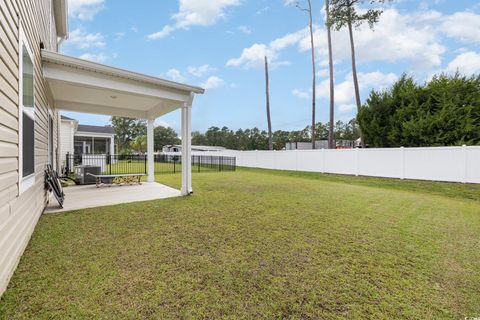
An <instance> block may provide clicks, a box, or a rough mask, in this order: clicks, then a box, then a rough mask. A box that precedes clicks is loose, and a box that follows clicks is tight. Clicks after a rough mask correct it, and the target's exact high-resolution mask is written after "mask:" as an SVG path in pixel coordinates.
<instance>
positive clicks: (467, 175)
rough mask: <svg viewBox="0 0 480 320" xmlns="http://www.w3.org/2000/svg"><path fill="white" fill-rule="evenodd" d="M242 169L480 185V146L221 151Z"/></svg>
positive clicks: (221, 153)
mask: <svg viewBox="0 0 480 320" xmlns="http://www.w3.org/2000/svg"><path fill="white" fill-rule="evenodd" d="M219 155H222V156H230V157H235V158H236V159H237V165H238V166H239V167H250V168H263V169H274V170H292V171H306V172H321V173H334V174H344V175H357V176H372V177H384V178H398V179H412V180H429V181H447V182H461V183H480V146H471V147H467V146H463V147H432V148H391V149H345V150H328V149H321V150H296V151H222V152H220V153H219Z"/></svg>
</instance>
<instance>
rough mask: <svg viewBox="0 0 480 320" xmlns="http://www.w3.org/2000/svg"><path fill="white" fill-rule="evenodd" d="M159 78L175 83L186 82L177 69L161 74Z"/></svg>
mask: <svg viewBox="0 0 480 320" xmlns="http://www.w3.org/2000/svg"><path fill="white" fill-rule="evenodd" d="M161 76H162V77H164V78H167V79H169V80H172V81H175V82H185V81H186V80H187V78H186V77H185V76H184V75H183V74H182V72H180V71H179V70H177V69H170V70H168V71H167V72H165V73H162V75H161Z"/></svg>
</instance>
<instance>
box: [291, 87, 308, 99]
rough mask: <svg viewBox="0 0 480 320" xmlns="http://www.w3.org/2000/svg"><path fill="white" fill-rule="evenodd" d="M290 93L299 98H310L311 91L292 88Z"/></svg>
mask: <svg viewBox="0 0 480 320" xmlns="http://www.w3.org/2000/svg"><path fill="white" fill-rule="evenodd" d="M310 91H311V90H310ZM292 94H293V95H294V96H295V97H297V98H300V99H311V98H312V93H311V92H309V91H305V90H301V89H293V90H292Z"/></svg>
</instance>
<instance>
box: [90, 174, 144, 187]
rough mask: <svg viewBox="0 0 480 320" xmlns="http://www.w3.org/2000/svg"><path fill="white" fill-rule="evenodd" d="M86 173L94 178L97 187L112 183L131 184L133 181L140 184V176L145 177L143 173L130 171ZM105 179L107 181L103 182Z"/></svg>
mask: <svg viewBox="0 0 480 320" xmlns="http://www.w3.org/2000/svg"><path fill="white" fill-rule="evenodd" d="M87 175H89V176H92V177H94V178H95V184H96V186H97V188H100V186H102V185H108V186H109V187H111V186H112V184H118V185H122V184H129V185H132V184H134V183H137V184H142V177H145V176H146V174H143V173H131V174H91V173H87ZM105 180H107V181H108V182H105Z"/></svg>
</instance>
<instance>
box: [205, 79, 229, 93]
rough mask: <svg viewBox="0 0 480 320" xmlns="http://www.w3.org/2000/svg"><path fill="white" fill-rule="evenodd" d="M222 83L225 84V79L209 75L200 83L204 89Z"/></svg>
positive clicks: (209, 88)
mask: <svg viewBox="0 0 480 320" xmlns="http://www.w3.org/2000/svg"><path fill="white" fill-rule="evenodd" d="M224 85H225V81H224V80H223V79H221V78H219V77H216V76H211V77H209V78H208V79H207V81H205V82H204V83H202V87H203V88H205V89H206V90H212V89H217V88H221V87H223V86H224Z"/></svg>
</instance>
